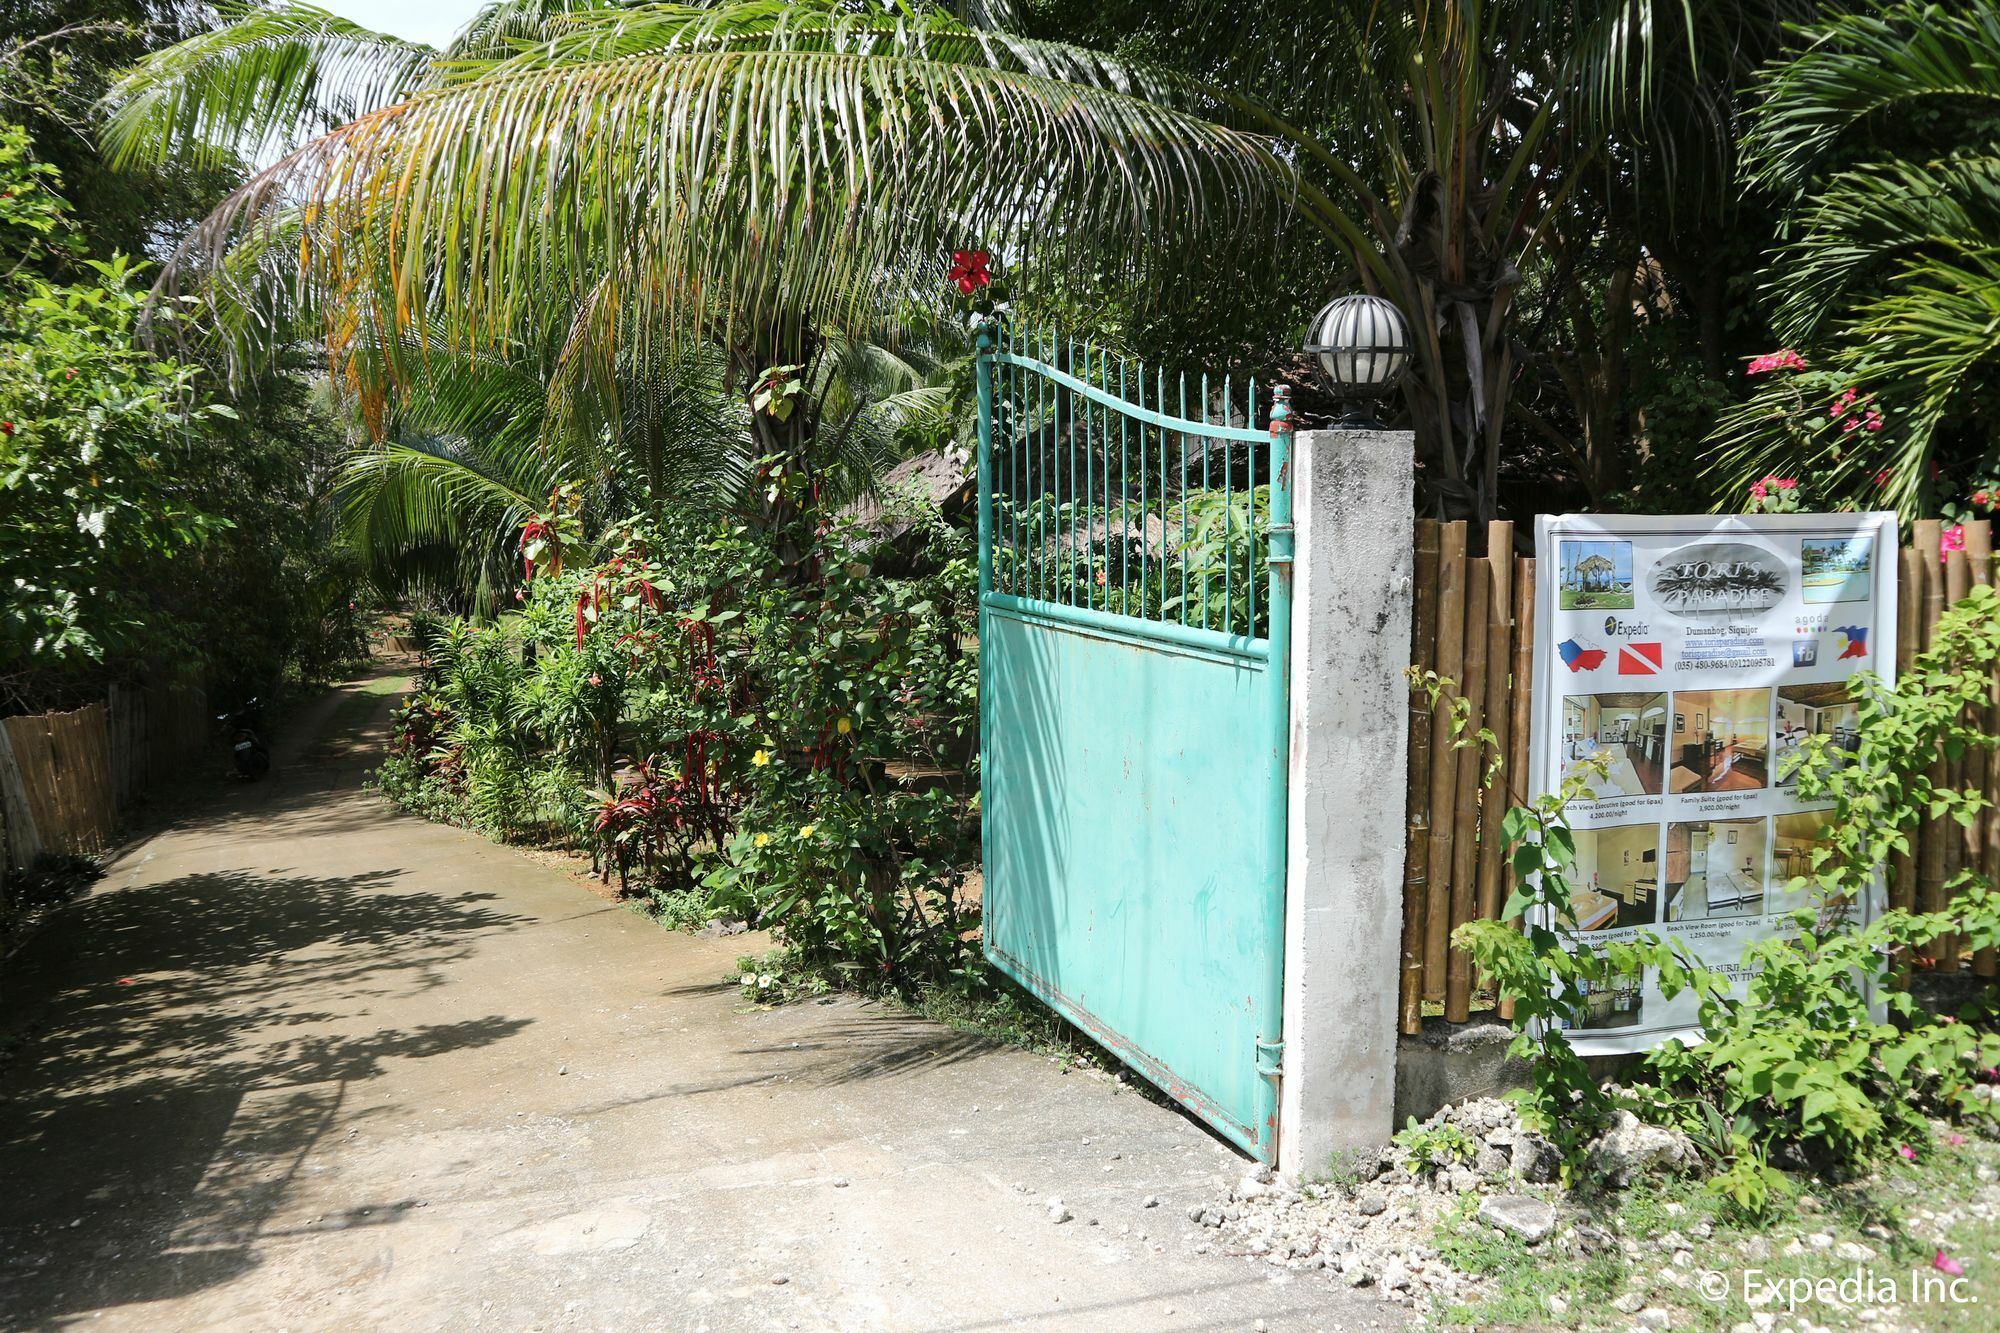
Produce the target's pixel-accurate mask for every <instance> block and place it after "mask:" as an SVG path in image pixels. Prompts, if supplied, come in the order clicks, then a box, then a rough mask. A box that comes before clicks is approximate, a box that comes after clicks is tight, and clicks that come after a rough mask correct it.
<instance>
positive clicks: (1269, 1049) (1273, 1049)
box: [1257, 1037, 1285, 1078]
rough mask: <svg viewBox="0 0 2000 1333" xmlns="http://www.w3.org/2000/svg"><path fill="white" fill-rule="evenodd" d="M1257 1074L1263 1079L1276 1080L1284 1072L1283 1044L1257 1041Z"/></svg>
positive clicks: (1262, 1040)
mask: <svg viewBox="0 0 2000 1333" xmlns="http://www.w3.org/2000/svg"><path fill="white" fill-rule="evenodd" d="M1257 1072H1258V1073H1259V1074H1262V1075H1263V1076H1264V1077H1265V1078H1277V1077H1279V1076H1280V1075H1281V1074H1283V1073H1284V1072H1285V1043H1284V1042H1283V1041H1265V1040H1264V1039H1263V1038H1262V1037H1259V1038H1258V1039H1257Z"/></svg>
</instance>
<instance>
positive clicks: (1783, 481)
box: [1771, 477, 1799, 491]
mask: <svg viewBox="0 0 2000 1333" xmlns="http://www.w3.org/2000/svg"><path fill="white" fill-rule="evenodd" d="M1771 484H1772V485H1773V486H1776V487H1777V488H1778V489H1779V490H1781V491H1795V490H1797V489H1798V488H1799V483H1798V482H1797V481H1796V480H1795V479H1794V478H1791V477H1773V478H1772V479H1771Z"/></svg>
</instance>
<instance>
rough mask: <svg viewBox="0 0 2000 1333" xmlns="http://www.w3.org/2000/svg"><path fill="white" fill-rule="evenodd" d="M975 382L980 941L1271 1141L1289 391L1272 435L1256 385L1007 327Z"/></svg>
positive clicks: (1253, 1148) (1219, 1121) (1162, 1076)
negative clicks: (1242, 409) (1167, 372)
mask: <svg viewBox="0 0 2000 1333" xmlns="http://www.w3.org/2000/svg"><path fill="white" fill-rule="evenodd" d="M978 382H979V445H980V453H979V533H980V546H979V588H980V622H979V628H980V655H979V663H980V714H981V729H980V744H981V773H982V790H981V800H982V808H983V816H984V821H983V827H984V841H985V848H984V853H985V874H986V881H985V940H986V953H987V956H988V957H989V958H991V959H992V960H993V962H994V963H995V964H997V965H998V966H999V967H1001V968H1002V969H1004V970H1005V971H1006V972H1007V973H1008V974H1009V975H1011V976H1013V977H1014V978H1015V979H1016V980H1017V981H1019V982H1020V983H1021V984H1022V985H1024V986H1026V987H1027V988H1028V989H1029V990H1031V991H1033V992H1034V993H1035V994H1036V995H1038V996H1040V997H1041V998H1042V999H1044V1000H1045V1001H1047V1002H1048V1003H1049V1004H1050V1005H1052V1006H1054V1007H1055V1008H1056V1009H1057V1010H1059V1011H1060V1012H1061V1013H1063V1014H1064V1015H1065V1016H1066V1017H1068V1018H1069V1019H1070V1020H1071V1021H1073V1022H1075V1023H1077V1024H1079V1025H1080V1026H1082V1027H1083V1028H1084V1029H1085V1030H1087V1031H1088V1032H1090V1033H1091V1035H1092V1036H1094V1037H1095V1038H1096V1039H1097V1040H1099V1041H1100V1042H1102V1043H1104V1044H1105V1045H1106V1046H1107V1047H1109V1048H1110V1049H1111V1050H1113V1051H1115V1052H1117V1053H1118V1055H1119V1056H1120V1057H1122V1058H1123V1059H1124V1060H1126V1061H1127V1062H1128V1063H1130V1064H1131V1065H1132V1067H1133V1068H1134V1069H1136V1070H1138V1071H1139V1072H1140V1073H1141V1074H1143V1075H1145V1076H1146V1078H1148V1079H1149V1080H1151V1081H1152V1082H1153V1083H1155V1084H1157V1085H1159V1086H1160V1087H1161V1088H1163V1089H1165V1090H1166V1091H1167V1092H1168V1093H1170V1094H1171V1095H1172V1096H1173V1097H1175V1098H1176V1099H1177V1100H1179V1101H1180V1102H1181V1103H1182V1104H1183V1105H1185V1106H1187V1107H1188V1108H1189V1109H1190V1110H1192V1111H1194V1112H1195V1113H1196V1114H1197V1115H1199V1116H1201V1117H1202V1118H1203V1119H1205V1120H1207V1121H1208V1122H1209V1123H1210V1124H1211V1125H1213V1126H1214V1127H1215V1128H1216V1129H1217V1130H1218V1131H1220V1132H1221V1133H1222V1134H1224V1135H1226V1136H1227V1137H1228V1138H1230V1139H1231V1140H1233V1141H1234V1142H1236V1143H1237V1144H1239V1145H1241V1146H1242V1147H1243V1148H1244V1149H1246V1150H1248V1151H1249V1152H1251V1153H1252V1154H1254V1155H1256V1156H1258V1157H1260V1158H1263V1159H1265V1160H1267V1161H1268V1160H1272V1159H1273V1158H1274V1157H1275V1155H1276V1151H1277V1123H1278V1121H1277V1104H1278V1097H1277V1068H1278V1065H1277V1062H1278V1057H1279V1054H1280V1052H1281V1049H1282V1046H1281V1038H1280V1015H1281V993H1282V987H1283V965H1284V914H1285V911H1284V909H1285V790H1286V761H1287V755H1288V739H1287V732H1288V727H1289V712H1288V692H1287V677H1286V651H1287V645H1288V643H1289V638H1290V622H1291V602H1290V594H1291V555H1292V548H1291V543H1292V528H1291V486H1290V481H1291V474H1290V444H1291V429H1290V427H1291V423H1290V421H1289V419H1288V418H1289V405H1288V403H1287V402H1286V401H1285V396H1284V395H1285V390H1284V389H1283V388H1280V389H1279V390H1278V392H1277V395H1276V396H1275V398H1274V401H1273V403H1272V412H1271V417H1272V420H1271V424H1270V428H1269V430H1268V431H1266V430H1258V429H1255V428H1254V426H1255V423H1256V420H1257V415H1258V401H1257V388H1256V385H1255V383H1254V382H1253V383H1252V384H1251V385H1250V386H1249V389H1248V393H1247V395H1246V396H1245V397H1244V398H1242V399H1235V398H1233V397H1232V393H1231V386H1230V385H1229V383H1228V382H1227V381H1224V382H1223V384H1222V385H1221V386H1220V388H1221V391H1222V392H1221V407H1220V409H1219V411H1218V409H1217V408H1216V407H1214V406H1212V404H1213V403H1214V401H1215V400H1214V399H1212V397H1211V386H1210V384H1209V382H1208V380H1207V378H1206V377H1203V379H1202V380H1201V381H1200V382H1199V384H1198V385H1197V384H1195V383H1191V382H1190V381H1189V380H1188V379H1186V378H1185V377H1180V378H1177V379H1175V380H1173V381H1171V382H1169V381H1168V380H1167V378H1166V377H1165V376H1164V375H1163V374H1161V373H1159V372H1157V371H1152V372H1149V371H1148V370H1146V369H1145V368H1144V367H1143V366H1139V365H1137V364H1136V363H1128V362H1126V361H1123V360H1121V359H1117V358H1112V357H1108V356H1104V355H1101V354H1099V353H1096V352H1094V351H1092V350H1091V349H1089V348H1087V347H1079V346H1077V345H1076V344H1075V343H1073V342H1068V343H1058V341H1057V340H1056V338H1055V337H1054V336H1052V335H1049V334H1046V333H1036V332H1033V331H1030V330H1026V329H993V328H989V329H988V330H987V331H986V332H985V334H984V335H983V336H982V339H981V346H980V353H979V361H978ZM1190 392H1194V393H1196V394H1197V395H1198V396H1197V397H1196V398H1195V399H1194V402H1195V405H1196V406H1195V411H1194V415H1190V407H1189V402H1190V398H1189V395H1190ZM1232 402H1234V403H1238V404H1243V405H1247V408H1248V411H1247V413H1246V414H1245V417H1244V419H1245V420H1246V421H1248V422H1249V423H1250V424H1249V425H1245V426H1235V425H1231V424H1229V422H1228V420H1227V417H1228V416H1229V415H1231V407H1230V404H1231V403H1232ZM1212 413H1215V414H1218V415H1221V416H1223V417H1224V420H1222V421H1220V422H1211V421H1210V419H1209V418H1210V416H1211V414H1212Z"/></svg>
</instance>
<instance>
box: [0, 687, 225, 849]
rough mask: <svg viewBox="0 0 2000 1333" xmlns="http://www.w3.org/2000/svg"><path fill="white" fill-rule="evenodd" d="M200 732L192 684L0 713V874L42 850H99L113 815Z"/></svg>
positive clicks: (202, 718)
mask: <svg viewBox="0 0 2000 1333" xmlns="http://www.w3.org/2000/svg"><path fill="white" fill-rule="evenodd" d="M207 737H208V719H207V710H206V708H205V707H204V704H203V699H202V696H201V695H200V694H199V693H198V692H194V691H178V690H164V689H136V688H131V687H113V689H112V691H111V694H110V697H109V698H108V699H107V700H106V701H105V702H104V703H96V704H91V705H89V706H88V707H85V708H79V709H77V710H75V711H74V712H64V713H39V714H35V715H33V716H25V717H10V718H5V719H0V828H4V832H5V855H4V857H0V879H4V876H5V875H6V874H7V873H8V872H14V871H22V870H27V869H30V868H32V867H33V866H34V865H35V863H36V862H37V861H39V860H41V859H42V858H43V857H46V856H77V855H88V854H90V853H93V852H98V851H102V850H103V849H104V848H105V847H106V846H108V845H109V843H110V841H111V838H112V835H113V834H114V833H115V831H116V830H117V826H118V816H119V814H120V812H121V811H123V810H124V809H125V808H126V807H128V806H129V805H130V804H131V803H132V801H133V799H134V798H136V797H137V796H138V795H139V794H140V793H141V792H143V791H145V790H146V789H147V788H148V787H151V786H154V785H156V784H158V783H161V782H164V781H167V780H168V779H170V778H171V777H173V776H174V775H175V774H176V773H177V772H179V771H181V770H182V769H183V768H184V766H185V764H186V762H187V760H188V759H189V757H190V756H192V755H195V754H197V753H199V751H200V750H201V747H202V746H203V745H204V744H205V743H206V741H207Z"/></svg>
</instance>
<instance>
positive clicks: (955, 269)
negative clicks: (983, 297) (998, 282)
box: [944, 250, 993, 296]
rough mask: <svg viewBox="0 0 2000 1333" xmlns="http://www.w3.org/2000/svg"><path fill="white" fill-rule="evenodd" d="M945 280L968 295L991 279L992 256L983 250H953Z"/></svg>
mask: <svg viewBox="0 0 2000 1333" xmlns="http://www.w3.org/2000/svg"><path fill="white" fill-rule="evenodd" d="M944 276H945V281H947V282H949V283H951V284H952V285H953V286H954V287H956V288H958V290H959V291H961V292H963V293H964V294H965V295H967V296H970V295H972V294H973V293H974V292H976V291H978V290H979V289H980V288H981V287H984V286H986V285H988V284H989V283H991V282H992V281H993V256H992V255H990V254H988V253H987V252H986V251H984V250H954V251H952V252H951V268H950V269H949V270H948V271H947V272H946V273H945V275H944Z"/></svg>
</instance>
